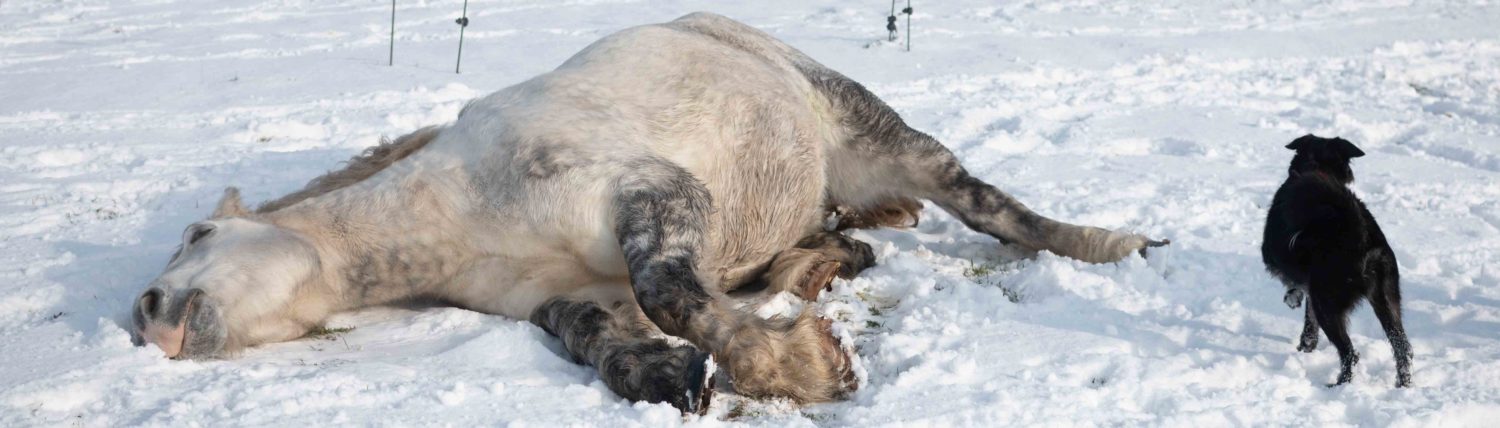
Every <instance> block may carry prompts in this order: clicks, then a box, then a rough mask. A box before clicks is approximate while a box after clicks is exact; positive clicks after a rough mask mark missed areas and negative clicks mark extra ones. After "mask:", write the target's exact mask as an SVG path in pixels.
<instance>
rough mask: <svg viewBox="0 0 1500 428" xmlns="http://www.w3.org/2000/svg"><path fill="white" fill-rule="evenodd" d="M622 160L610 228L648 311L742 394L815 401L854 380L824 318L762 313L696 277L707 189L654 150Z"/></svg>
mask: <svg viewBox="0 0 1500 428" xmlns="http://www.w3.org/2000/svg"><path fill="white" fill-rule="evenodd" d="M628 166H629V168H627V171H629V172H628V173H627V174H623V175H622V177H621V178H620V180H618V185H617V186H618V187H617V188H616V196H615V203H614V207H615V211H616V213H615V222H616V223H615V230H616V236H617V237H618V239H619V241H620V246H621V250H622V252H623V253H624V255H625V261H626V265H627V268H628V270H629V272H630V282H631V287H632V289H633V290H634V293H635V298H636V302H638V303H639V304H640V307H641V310H642V312H643V313H644V314H645V315H646V317H647V318H649V319H650V320H651V321H652V322H654V323H656V325H657V326H658V327H660V328H661V330H662V331H663V332H665V333H667V334H671V335H675V336H679V337H682V338H684V339H687V340H688V341H689V342H692V343H693V344H694V345H697V346H699V347H700V348H703V349H707V350H709V351H710V352H712V353H713V355H714V358H715V359H716V360H717V361H720V362H721V364H722V365H723V366H724V368H725V369H726V370H727V371H728V373H729V377H730V379H731V381H732V382H733V385H734V388H735V390H736V391H737V392H739V393H741V394H744V395H748V396H780V397H788V398H791V399H793V400H796V401H799V402H817V401H827V400H831V399H835V398H839V397H842V396H843V395H844V394H845V393H847V392H848V391H850V390H852V389H853V388H854V387H855V379H854V376H853V371H852V369H851V364H850V361H849V357H848V355H847V354H846V353H845V352H844V350H843V348H842V346H840V344H839V343H838V341H837V340H836V339H834V338H833V337H832V335H831V334H830V333H829V323H828V322H827V321H826V320H820V319H818V318H817V317H816V316H815V315H813V313H812V312H811V311H804V312H803V313H801V314H799V315H798V316H796V317H795V318H792V319H777V320H767V319H762V318H760V317H757V316H755V315H754V314H750V313H746V312H742V311H739V310H737V309H735V308H734V305H733V304H732V302H730V301H729V299H727V298H726V297H725V296H724V295H723V294H722V293H719V292H718V291H716V290H717V289H716V288H711V287H705V286H704V284H703V283H702V279H701V276H700V275H699V274H698V272H697V269H698V264H699V254H700V252H701V251H702V250H703V248H704V230H705V228H706V221H707V218H708V212H709V210H710V199H709V194H708V191H707V190H706V189H705V188H704V187H703V185H702V184H700V183H699V182H698V181H697V180H696V179H695V178H694V177H693V176H692V175H691V174H690V173H688V172H687V171H685V170H683V169H681V168H680V167H677V166H676V165H673V164H671V163H669V162H666V161H662V160H658V159H646V160H642V161H640V162H636V163H633V164H631V165H628Z"/></svg>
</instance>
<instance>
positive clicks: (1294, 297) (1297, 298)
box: [1281, 288, 1306, 309]
mask: <svg viewBox="0 0 1500 428" xmlns="http://www.w3.org/2000/svg"><path fill="white" fill-rule="evenodd" d="M1304 294H1306V293H1304V292H1303V291H1302V289H1300V288H1291V289H1287V290H1286V295H1285V296H1281V301H1282V302H1283V303H1286V307H1288V308H1292V309H1297V308H1300V307H1302V297H1303V295H1304Z"/></svg>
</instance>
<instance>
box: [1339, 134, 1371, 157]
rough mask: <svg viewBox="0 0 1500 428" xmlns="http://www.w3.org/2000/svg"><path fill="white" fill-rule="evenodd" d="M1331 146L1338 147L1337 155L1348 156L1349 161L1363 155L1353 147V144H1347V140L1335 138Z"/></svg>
mask: <svg viewBox="0 0 1500 428" xmlns="http://www.w3.org/2000/svg"><path fill="white" fill-rule="evenodd" d="M1333 144H1334V146H1335V147H1338V149H1339V153H1342V154H1344V156H1348V157H1349V158H1350V159H1353V158H1357V157H1360V156H1364V155H1365V152H1364V151H1363V150H1360V149H1359V147H1354V143H1351V142H1349V140H1345V139H1343V138H1335V139H1333Z"/></svg>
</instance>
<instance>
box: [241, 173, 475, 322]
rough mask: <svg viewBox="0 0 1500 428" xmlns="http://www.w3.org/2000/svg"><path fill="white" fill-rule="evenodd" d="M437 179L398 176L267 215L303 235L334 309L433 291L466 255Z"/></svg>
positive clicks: (448, 197)
mask: <svg viewBox="0 0 1500 428" xmlns="http://www.w3.org/2000/svg"><path fill="white" fill-rule="evenodd" d="M437 178H438V177H419V176H416V175H414V174H403V175H399V176H397V177H388V178H384V179H383V180H380V181H374V182H371V183H358V184H356V185H353V186H349V187H347V188H344V189H340V190H337V191H334V192H330V193H328V194H325V195H320V196H318V197H314V198H310V199H308V200H305V201H303V202H299V203H297V204H296V205H293V206H290V207H287V208H284V209H282V210H279V211H276V212H273V213H270V214H268V217H270V219H271V221H272V222H273V223H275V224H277V225H278V226H281V227H286V228H289V229H292V230H295V231H298V232H299V233H301V234H302V235H303V236H304V237H306V238H307V239H309V240H310V241H312V242H313V245H314V247H316V248H317V249H318V253H319V255H320V257H321V258H322V260H321V262H322V266H323V280H324V282H325V283H326V286H327V288H328V289H329V291H331V292H332V294H333V295H335V296H337V298H336V299H335V300H336V301H337V302H338V304H337V305H336V306H338V309H352V308H359V307H365V306H371V305H378V304H385V303H391V302H394V301H400V300H406V299H411V298H416V297H422V296H423V295H426V294H430V293H433V292H435V289H436V288H437V287H439V286H440V285H442V283H443V282H444V281H445V280H446V278H448V277H451V276H452V275H453V274H454V271H455V270H456V269H458V267H459V265H461V264H462V262H463V261H464V260H465V258H466V256H467V249H468V248H469V245H468V243H467V242H466V241H465V239H464V238H465V236H463V235H462V234H461V233H455V231H460V230H463V228H461V227H457V226H456V225H452V224H448V223H451V222H452V221H453V219H456V218H459V216H458V215H457V213H458V212H459V211H460V210H459V209H458V208H456V205H457V203H456V202H455V201H454V200H453V199H455V198H453V197H452V195H453V192H445V191H443V189H440V188H439V187H438V186H439V184H438V183H441V182H444V180H441V179H437Z"/></svg>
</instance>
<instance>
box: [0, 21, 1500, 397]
mask: <svg viewBox="0 0 1500 428" xmlns="http://www.w3.org/2000/svg"><path fill="white" fill-rule="evenodd" d="M397 3H398V9H397V13H396V39H397V40H396V46H395V64H394V66H387V64H386V61H387V49H388V46H387V37H388V36H389V34H390V33H389V31H390V28H389V27H388V26H389V25H390V15H389V13H390V9H389V8H390V3H389V2H385V1H383V0H332V1H302V0H280V1H266V2H252V1H246V0H222V1H213V2H178V1H170V0H155V1H97V0H94V1H89V0H85V1H66V2H64V1H27V0H19V1H8V2H4V3H0V336H3V340H0V426H33V425H49V426H63V425H66V426H75V425H82V426H122V425H158V426H189V425H202V426H222V425H282V426H292V425H298V424H301V425H313V426H326V425H512V426H553V425H583V426H673V425H678V424H687V425H720V424H748V425H765V426H814V425H816V426H865V425H885V424H890V425H919V426H953V425H983V426H994V425H1111V426H1113V425H1170V426H1202V425H1208V426H1223V425H1257V426H1260V425H1317V426H1337V425H1362V426H1368V425H1436V426H1466V425H1467V426H1485V425H1488V426H1493V424H1494V423H1495V420H1496V419H1497V418H1500V182H1497V179H1500V25H1497V24H1496V23H1500V5H1497V4H1492V3H1491V2H1489V1H1485V0H1479V1H1437V0H1434V1H1421V2H1413V1H1410V0H1327V1H1311V0H1279V1H1224V0H1215V1H1206V0H1142V1H1120V2H1110V1H1103V0H1014V1H1012V0H948V1H941V2H939V1H920V0H918V1H916V2H914V4H913V6H914V7H915V14H914V15H913V16H912V17H911V28H912V34H911V51H910V52H907V51H906V50H905V48H904V40H903V41H900V42H888V41H886V40H885V38H886V32H885V29H884V24H885V16H886V14H888V13H889V6H890V5H889V3H886V2H883V1H871V0H865V1H791V0H771V1H764V2H732V3H731V2H725V3H711V2H700V1H671V2H640V1H623V0H622V1H612V0H568V1H555V0H472V1H470V2H469V4H468V14H469V17H470V19H471V20H472V23H471V25H470V26H469V27H468V29H467V32H466V34H465V40H464V47H463V49H464V52H463V64H462V70H463V73H462V74H455V73H454V72H453V71H454V65H455V64H454V60H455V55H456V54H457V49H458V46H457V45H458V35H459V31H458V30H459V28H458V26H457V25H455V24H454V22H453V20H454V19H456V18H458V16H459V13H460V9H461V8H462V4H463V1H462V0H440V1H439V0H429V1H422V2H411V1H398V2H397ZM903 3H904V2H903ZM898 6H902V7H904V4H900V5H898ZM695 10H707V11H714V12H718V13H721V14H725V15H728V16H730V17H733V18H736V19H739V20H742V21H744V22H746V23H748V24H751V25H753V26H756V27H758V28H761V29H764V30H765V31H768V32H770V33H771V34H772V35H774V36H776V37H778V38H781V39H782V40H785V41H787V42H788V43H790V44H792V45H793V46H796V47H798V48H800V49H802V50H803V51H805V52H807V53H808V54H809V55H811V56H812V57H814V58H817V59H819V60H820V61H822V62H823V63H825V64H827V65H828V66H830V67H832V68H834V69H836V70H840V71H842V72H843V73H845V74H847V75H849V76H850V77H853V78H855V79H856V80H859V81H861V82H863V83H864V84H866V85H867V86H868V87H869V88H870V89H871V90H872V91H874V92H875V93H876V94H878V95H880V96H881V97H883V98H884V99H885V100H886V101H887V102H889V103H890V104H891V105H892V106H893V107H894V108H895V109H896V110H897V111H899V112H900V113H901V114H902V115H903V116H904V117H906V118H907V120H908V122H909V123H911V124H912V125H913V126H915V127H916V128H918V129H922V130H925V131H927V132H929V133H931V134H932V135H934V136H936V137H938V138H939V139H941V140H943V141H945V142H946V144H947V145H948V146H949V147H950V148H952V149H953V150H954V151H955V152H956V153H957V154H958V155H959V156H960V157H961V158H962V159H963V161H964V163H965V164H966V165H967V166H968V167H969V168H970V170H971V171H973V172H974V173H975V174H976V175H978V176H979V177H982V178H983V179H985V180H987V181H989V182H991V183H995V184H996V185H998V186H1000V187H1001V188H1003V189H1005V190H1007V191H1010V192H1012V193H1013V194H1014V195H1015V196H1016V197H1018V198H1019V199H1020V200H1022V201H1024V202H1026V203H1027V204H1029V205H1030V206H1031V207H1032V208H1034V209H1036V210H1038V211H1040V212H1042V213H1044V214H1047V215H1050V216H1054V217H1056V218H1059V219H1062V220H1066V221H1070V222H1075V223H1082V224H1091V225H1098V226H1103V227H1108V228H1114V229H1124V230H1131V231H1136V232H1140V233H1144V234H1147V235H1150V236H1152V237H1157V238H1170V239H1171V240H1172V241H1173V244H1172V246H1171V247H1169V251H1165V252H1162V253H1159V254H1157V255H1153V256H1152V257H1151V258H1150V259H1149V260H1147V259H1142V258H1139V257H1132V258H1130V259H1126V260H1124V261H1122V262H1119V263H1113V264H1098V265H1091V264H1086V263H1081V262H1078V261H1074V260H1070V259H1066V258H1061V257H1057V256H1054V255H1051V254H1047V253H1043V254H1040V255H1036V256H1035V257H1029V255H1027V254H1023V253H1021V252H1019V251H1016V250H1014V249H1008V248H1004V247H1002V246H1000V245H999V244H998V243H997V242H996V241H995V240H994V239H992V238H990V237H987V236H984V235H981V234H978V233H975V232H972V231H970V230H968V229H967V228H965V227H963V225H962V224H960V223H959V222H958V221H956V220H954V219H953V218H952V217H950V216H948V215H947V214H946V213H943V212H942V211H941V210H939V209H936V208H935V207H932V206H929V207H928V208H927V209H926V210H925V211H924V212H923V215H924V218H923V220H922V222H921V225H920V227H918V228H916V229H914V230H904V231H903V230H880V231H860V232H856V233H855V234H854V235H855V236H856V237H857V238H859V239H861V240H864V241H866V242H869V243H871V245H873V246H874V248H875V250H876V253H877V256H878V259H879V263H880V264H879V266H877V267H875V268H873V269H871V270H869V271H866V272H865V273H864V274H863V275H861V276H860V277H858V278H856V279H854V280H850V281H843V280H839V281H838V282H837V283H836V284H835V287H834V289H833V291H832V292H829V293H825V295H824V296H823V297H822V299H821V301H820V302H818V303H816V304H817V305H819V307H820V308H821V309H820V310H821V311H822V313H824V314H826V315H827V316H829V317H832V318H835V319H837V320H838V324H837V326H838V327H837V329H838V331H839V333H840V334H841V335H843V336H844V337H845V338H846V340H848V341H849V342H850V344H852V345H853V346H855V347H856V348H857V352H858V361H857V364H858V365H859V368H860V376H861V379H862V381H863V383H862V386H861V388H860V389H859V391H858V392H857V393H856V394H854V395H853V396H852V397H851V398H850V399H848V400H847V401H842V402H835V403H827V404H818V405H809V406H796V405H792V404H790V403H786V402H781V401H775V400H771V401H764V400H750V399H747V398H744V397H739V396H735V395H733V394H728V393H721V394H718V395H716V398H715V400H714V402H713V404H712V406H713V407H712V409H711V410H710V411H709V414H708V415H706V416H701V417H698V416H689V417H683V416H681V415H680V414H679V412H678V411H677V410H676V409H673V408H672V407H670V406H668V405H666V404H647V403H632V402H628V401H626V400H624V399H621V398H620V397H618V396H616V395H615V394H613V393H611V392H610V391H609V390H608V389H607V388H606V387H605V386H604V384H603V383H602V382H601V381H600V380H599V378H598V376H597V375H596V374H595V372H594V371H593V370H592V369H591V368H588V367H584V366H579V365H576V364H574V363H572V362H570V361H569V360H568V358H566V357H565V356H564V355H565V354H563V351H562V349H561V346H560V344H559V342H558V341H557V340H556V339H554V338H551V337H549V336H548V335H547V334H546V333H544V332H543V331H542V330H541V329H540V328H538V327H535V326H533V325H531V324H529V323H526V322H524V321H519V320H512V319H506V318H502V317H498V316H491V315H485V314H480V313H475V312H470V311H465V310H461V309H455V308H444V307H425V306H410V307H398V308H377V309H370V310H365V311H360V312H357V313H350V314H343V315H339V316H337V317H335V318H334V319H333V320H331V322H330V323H329V325H328V328H327V329H325V330H324V331H321V332H319V334H317V335H314V336H313V337H308V338H305V339H302V340H298V341H294V342H288V343H281V344H274V345H268V346H261V347H258V348H253V349H250V350H247V351H245V352H243V353H242V354H241V355H237V356H235V357H233V358H230V359H224V360H214V361H171V360H168V359H166V358H163V355H162V353H161V351H160V350H157V349H155V348H151V347H134V346H132V345H131V343H130V339H129V334H128V333H127V331H126V328H125V326H127V325H128V321H127V320H128V318H127V317H126V313H127V311H128V309H129V305H130V303H131V301H132V299H133V298H134V297H135V296H136V295H137V294H138V293H139V292H140V291H141V290H142V289H143V286H144V284H146V283H147V282H148V281H150V280H151V279H152V278H153V277H154V276H155V274H157V273H158V272H159V270H160V269H161V267H162V266H163V265H164V264H165V262H166V260H167V258H168V256H169V255H170V254H171V252H172V249H173V248H174V247H175V246H176V245H177V244H178V242H179V240H180V239H181V235H180V234H181V231H182V228H183V227H184V226H186V225H187V224H189V223H191V222H193V221H196V220H198V219H201V218H203V217H204V216H206V215H207V214H208V212H209V211H210V210H211V208H212V205H213V203H214V201H215V200H216V199H217V197H218V195H219V194H220V192H221V190H222V189H223V188H224V187H225V186H229V185H237V186H240V187H241V188H243V189H244V191H245V196H246V198H247V199H248V200H250V201H252V202H253V201H262V200H267V199H270V198H273V197H275V196H279V195H281V194H284V193H287V192H290V191H292V190H295V189H297V188H299V187H300V186H301V185H302V184H303V183H305V182H306V181H307V180H309V179H311V178H312V177H314V176H316V175H318V174H320V173H322V172H324V171H326V170H328V169H332V168H336V167H337V166H338V164H339V162H340V161H342V160H344V159H347V158H348V157H349V156H351V155H353V154H355V153H357V152H358V151H359V150H360V149H361V148H362V147H364V146H367V145H370V144H373V143H374V142H376V141H377V140H378V139H379V138H380V137H381V136H395V135H400V134H402V133H404V132H407V131H411V130H413V129H416V128H418V127H421V126H424V125H429V124H437V123H443V122H447V121H450V120H452V119H453V118H454V117H455V116H456V115H457V113H458V110H459V109H460V108H461V106H462V105H463V104H464V102H465V101H466V100H468V99H470V98H473V97H476V96H480V95H483V94H486V93H489V92H491V91H494V90H497V89H499V88H503V87H505V86H508V85H511V84H514V83H516V82H519V81H521V80H523V79H526V78H528V77H530V76H533V75H536V74H539V73H542V72H545V71H547V70H549V69H551V68H553V67H555V66H556V65H558V64H559V63H561V62H562V61H563V60H564V59H565V58H567V57H568V56H570V55H572V54H573V53H574V52H576V51H578V50H579V49H581V48H582V47H583V46H585V45H587V44H588V43H590V42H592V41H594V40H596V39H598V38H600V37H602V36H604V35H606V34H609V33H611V32H614V31H616V30H619V29H622V28H626V27H629V26H633V25H639V24H644V23H653V22H662V21H667V20H670V19H673V18H675V17H677V16H680V15H683V14H685V13H687V12H690V11H695ZM901 24H902V26H903V32H904V25H905V21H904V19H903V20H902V22H901ZM1310 132H1311V133H1317V134H1319V135H1323V136H1335V135H1337V136H1342V137H1344V138H1347V139H1349V140H1351V141H1353V142H1354V143H1355V144H1357V145H1359V146H1360V147H1362V148H1363V149H1364V151H1365V152H1367V153H1368V154H1369V155H1368V156H1366V157H1363V158H1360V159H1356V160H1355V163H1354V170H1355V176H1356V177H1357V179H1356V182H1355V183H1354V185H1353V187H1354V188H1355V191H1356V193H1357V194H1358V195H1359V196H1360V197H1361V198H1363V199H1364V201H1365V202H1366V203H1367V204H1368V205H1369V208H1370V210H1371V211H1372V212H1373V213H1374V215H1375V217H1376V218H1377V219H1379V221H1380V223H1381V225H1382V227H1383V228H1384V230H1385V232H1386V234H1387V235H1388V236H1389V238H1390V241H1391V244H1392V246H1393V247H1394V249H1395V251H1396V254H1397V258H1398V259H1399V262H1400V265H1401V276H1402V280H1403V281H1402V284H1401V285H1402V289H1403V295H1404V297H1405V300H1404V308H1405V317H1406V329H1407V331H1408V333H1409V334H1410V336H1411V340H1412V343H1413V345H1414V348H1415V359H1414V372H1413V382H1414V385H1413V387H1411V388H1409V389H1395V388H1393V385H1394V382H1395V367H1394V363H1393V360H1392V356H1391V350H1390V346H1389V345H1388V344H1387V342H1386V341H1385V338H1384V335H1383V333H1382V332H1381V329H1380V326H1379V324H1378V322H1377V321H1376V320H1375V317H1374V316H1373V314H1372V313H1371V312H1370V310H1369V309H1368V308H1365V307H1362V308H1360V309H1357V310H1356V311H1355V312H1354V313H1353V315H1352V326H1351V333H1352V334H1353V336H1354V343H1355V346H1356V349H1358V351H1359V352H1360V354H1361V357H1362V359H1361V362H1360V365H1359V366H1358V367H1357V369H1356V372H1355V379H1354V382H1353V383H1351V384H1348V385H1345V386H1341V387H1336V388H1329V387H1327V386H1325V385H1326V384H1327V383H1329V382H1331V381H1333V379H1334V377H1335V376H1336V374H1337V371H1338V357H1337V355H1336V353H1335V352H1334V351H1333V350H1332V349H1331V346H1330V345H1329V344H1328V342H1327V341H1326V340H1324V341H1323V343H1322V344H1321V346H1320V348H1319V349H1318V350H1317V352H1314V353H1311V354H1304V353H1299V352H1296V351H1295V349H1294V347H1295V341H1296V336H1297V334H1298V333H1299V332H1300V329H1301V323H1302V312H1301V311H1300V310H1292V309H1288V308H1287V307H1286V306H1285V305H1284V304H1283V303H1282V299H1281V297H1282V293H1283V288H1282V286H1281V285H1280V284H1279V283H1278V282H1277V281H1275V280H1274V279H1272V278H1271V277H1270V276H1269V275H1267V274H1266V272H1265V270H1264V267H1263V266H1262V264H1261V261H1260V256H1259V252H1258V246H1259V243H1260V233H1261V226H1262V223H1263V220H1264V216H1265V212H1266V209H1267V204H1268V202H1269V201H1270V199H1271V195H1272V192H1273V191H1274V190H1275V188H1276V187H1277V186H1278V185H1279V184H1280V182H1281V180H1282V179H1283V178H1284V177H1285V174H1286V172H1285V171H1286V165H1287V162H1288V161H1289V160H1290V158H1291V152H1290V151H1287V150H1286V149H1284V148H1282V146H1283V145H1285V144H1286V143H1287V142H1289V141H1291V140H1292V139H1293V138H1295V137H1297V136H1301V135H1303V134H1306V133H1310ZM770 304H771V305H772V306H775V305H783V306H785V305H794V304H799V303H796V302H790V301H787V300H786V299H780V300H777V299H772V300H771V303H770ZM761 309H762V312H764V313H774V312H776V311H777V308H776V307H767V308H761Z"/></svg>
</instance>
